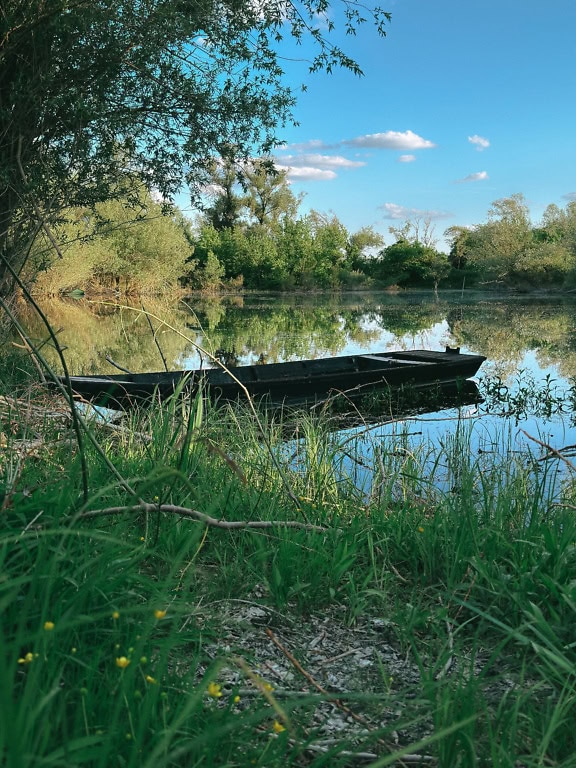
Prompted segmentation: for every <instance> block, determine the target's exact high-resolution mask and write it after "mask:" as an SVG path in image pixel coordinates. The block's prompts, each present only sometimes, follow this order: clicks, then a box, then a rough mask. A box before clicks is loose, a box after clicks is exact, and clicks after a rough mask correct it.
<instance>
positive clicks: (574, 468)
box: [520, 429, 576, 472]
mask: <svg viewBox="0 0 576 768" xmlns="http://www.w3.org/2000/svg"><path fill="white" fill-rule="evenodd" d="M520 432H522V434H523V435H526V437H527V438H528V440H532V441H533V442H534V443H537V444H538V445H540V446H541V447H542V448H546V450H547V451H548V452H549V456H547V457H546V458H550V456H556V457H557V458H558V459H560V460H561V461H563V462H564V463H565V464H567V465H568V466H569V467H570V469H571V470H572V471H574V472H576V466H574V464H573V463H572V462H571V461H570V460H569V459H567V458H566V456H564V455H563V454H562V453H561V452H560V451H559V450H557V449H556V448H553V447H552V446H551V445H548V443H543V442H542V441H541V440H538V439H537V438H535V437H532V435H529V434H528V432H526V431H525V430H524V429H521V430H520ZM569 447H572V446H569Z"/></svg>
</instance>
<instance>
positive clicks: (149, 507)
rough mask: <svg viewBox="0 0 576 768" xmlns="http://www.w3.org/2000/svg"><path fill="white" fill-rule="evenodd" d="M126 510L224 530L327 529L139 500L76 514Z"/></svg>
mask: <svg viewBox="0 0 576 768" xmlns="http://www.w3.org/2000/svg"><path fill="white" fill-rule="evenodd" d="M126 512H145V513H152V512H169V513H171V514H173V515H179V516H180V517H188V518H190V519H191V520H198V521H199V522H201V523H204V525H208V526H210V527H212V528H224V529H225V530H238V529H245V528H252V529H261V528H300V529H302V530H305V531H320V532H323V531H327V530H328V529H327V528H324V527H322V526H320V525H312V524H311V523H300V522H298V521H297V520H218V519H217V518H215V517H211V516H210V515H207V514H205V513H204V512H199V511H198V510H197V509H189V508H188V507H179V506H176V505H174V504H146V503H145V502H140V503H139V504H132V505H130V506H125V507H107V508H106V509H91V510H88V511H87V512H82V513H81V514H79V515H78V517H79V518H87V517H102V516H105V515H122V514H125V513H126Z"/></svg>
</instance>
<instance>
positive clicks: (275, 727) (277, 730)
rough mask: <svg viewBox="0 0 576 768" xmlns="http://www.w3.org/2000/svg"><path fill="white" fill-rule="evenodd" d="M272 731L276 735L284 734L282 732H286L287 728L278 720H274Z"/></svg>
mask: <svg viewBox="0 0 576 768" xmlns="http://www.w3.org/2000/svg"><path fill="white" fill-rule="evenodd" d="M272 730H273V731H274V733H282V731H285V730H286V728H284V726H283V725H282V723H279V722H278V720H274V722H273V724H272Z"/></svg>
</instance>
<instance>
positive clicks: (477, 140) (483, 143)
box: [468, 133, 490, 152]
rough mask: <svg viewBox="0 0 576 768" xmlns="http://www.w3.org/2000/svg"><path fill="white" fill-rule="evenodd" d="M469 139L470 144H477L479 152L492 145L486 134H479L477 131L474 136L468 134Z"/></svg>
mask: <svg viewBox="0 0 576 768" xmlns="http://www.w3.org/2000/svg"><path fill="white" fill-rule="evenodd" d="M468 141H469V142H470V144H475V145H476V149H477V150H478V152H483V151H484V150H485V149H488V147H489V146H490V142H489V141H488V139H485V138H484V136H478V134H477V133H475V134H474V136H468Z"/></svg>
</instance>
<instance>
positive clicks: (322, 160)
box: [279, 154, 366, 168]
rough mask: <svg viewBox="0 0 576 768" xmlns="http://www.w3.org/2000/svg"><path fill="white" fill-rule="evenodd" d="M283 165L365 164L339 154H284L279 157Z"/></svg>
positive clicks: (327, 165) (320, 166) (337, 166)
mask: <svg viewBox="0 0 576 768" xmlns="http://www.w3.org/2000/svg"><path fill="white" fill-rule="evenodd" d="M279 160H280V162H281V163H282V164H284V165H290V166H292V167H295V166H297V167H305V166H313V167H315V168H360V167H361V166H363V165H366V163H365V162H363V161H361V160H348V158H346V157H342V156H341V155H316V154H310V155H285V156H284V157H281V158H279Z"/></svg>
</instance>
